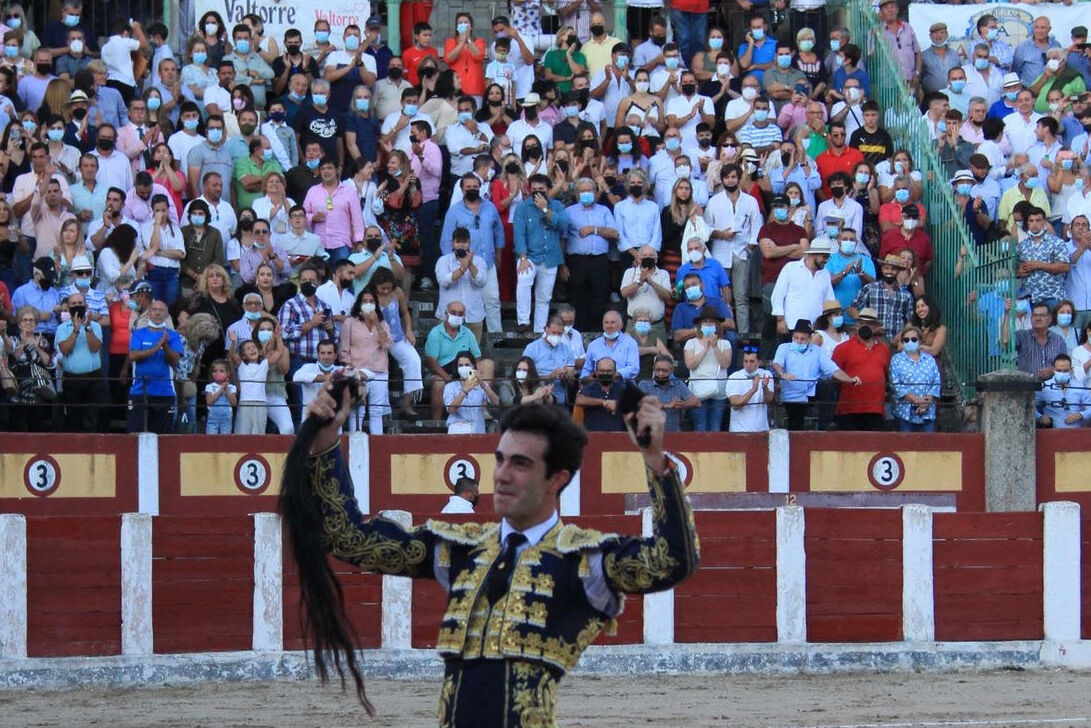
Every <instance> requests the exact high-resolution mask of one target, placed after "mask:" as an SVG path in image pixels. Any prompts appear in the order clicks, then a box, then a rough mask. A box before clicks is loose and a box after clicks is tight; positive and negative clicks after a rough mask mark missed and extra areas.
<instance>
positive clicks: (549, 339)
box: [545, 334, 561, 346]
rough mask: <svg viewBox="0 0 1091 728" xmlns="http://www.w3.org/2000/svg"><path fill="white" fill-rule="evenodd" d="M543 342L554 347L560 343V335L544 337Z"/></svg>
mask: <svg viewBox="0 0 1091 728" xmlns="http://www.w3.org/2000/svg"><path fill="white" fill-rule="evenodd" d="M545 340H546V343H547V344H549V345H550V346H556V345H557V344H559V343H561V337H560V334H548V335H546V337H545Z"/></svg>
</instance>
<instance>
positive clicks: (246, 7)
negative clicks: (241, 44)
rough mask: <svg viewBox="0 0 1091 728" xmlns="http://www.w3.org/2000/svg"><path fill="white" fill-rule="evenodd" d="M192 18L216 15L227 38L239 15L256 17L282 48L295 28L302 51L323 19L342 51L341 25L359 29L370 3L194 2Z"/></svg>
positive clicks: (330, 0)
mask: <svg viewBox="0 0 1091 728" xmlns="http://www.w3.org/2000/svg"><path fill="white" fill-rule="evenodd" d="M194 6H195V7H194V19H195V20H198V21H199V20H200V19H201V16H203V15H204V14H205V13H207V12H209V11H214V12H217V13H219V14H220V17H222V18H223V19H224V24H225V25H226V26H227V32H228V35H229V36H230V33H231V28H233V27H234V26H235V25H238V24H239V23H241V22H242V19H243V16H246V15H250V14H253V15H257V16H258V17H259V18H261V20H262V22H263V23H264V24H265V36H266V37H267V38H270V37H271V38H274V39H275V40H276V42H277V44H278V45H279V46H280V48H281V50H282V51H283V49H284V31H286V30H288V29H289V28H295V29H297V30H299V32H300V33H302V34H303V48H304V49H307V48H311V47H313V46H314V24H315V23H316V22H318V21H319V20H325V21H327V22H328V23H329V24H330V42H331V43H333V44H334V45H335V46H337V47H338V48H343V47H344V46H343V44H342V43H341V37H342V35H343V34H344V31H345V26H347V25H358V26H360V28H361V30H362V29H363V27H364V23H366V22H367V19H368V18H369V17H371V0H321V2H292V0H196V2H195V3H194Z"/></svg>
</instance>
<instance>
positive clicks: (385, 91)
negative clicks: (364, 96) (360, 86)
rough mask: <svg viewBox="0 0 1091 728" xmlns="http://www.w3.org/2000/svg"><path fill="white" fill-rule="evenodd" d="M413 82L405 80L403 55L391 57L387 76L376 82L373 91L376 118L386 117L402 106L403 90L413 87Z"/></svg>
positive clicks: (372, 100)
mask: <svg viewBox="0 0 1091 728" xmlns="http://www.w3.org/2000/svg"><path fill="white" fill-rule="evenodd" d="M412 85H413V84H411V83H409V81H407V80H405V62H404V61H402V59H401V56H394V57H393V58H391V59H390V65H388V66H387V69H386V78H380V79H379V80H378V81H376V82H375V89H374V90H373V91H372V93H371V105H372V107H373V108H374V111H375V118H377V119H385V118H386V117H388V116H390V115H391V114H393V113H394V112H396V111H398V110H399V109H401V107H402V91H404V90H405V89H407V88H411V87H412Z"/></svg>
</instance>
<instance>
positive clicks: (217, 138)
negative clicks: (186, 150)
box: [208, 129, 224, 144]
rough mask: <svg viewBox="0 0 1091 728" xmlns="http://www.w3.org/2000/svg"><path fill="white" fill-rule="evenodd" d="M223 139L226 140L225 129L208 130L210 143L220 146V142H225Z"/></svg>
mask: <svg viewBox="0 0 1091 728" xmlns="http://www.w3.org/2000/svg"><path fill="white" fill-rule="evenodd" d="M223 138H224V130H223V129H209V130H208V140H209V141H210V142H212V143H213V144H219V143H220V142H222V141H223Z"/></svg>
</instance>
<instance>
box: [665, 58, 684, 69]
mask: <svg viewBox="0 0 1091 728" xmlns="http://www.w3.org/2000/svg"><path fill="white" fill-rule="evenodd" d="M681 61H682V59H680V58H678V57H677V56H671V57H670V58H664V59H663V64H664V65H665V66H666V67H667V70H668V71H676V70H678V64H679V63H681Z"/></svg>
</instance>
